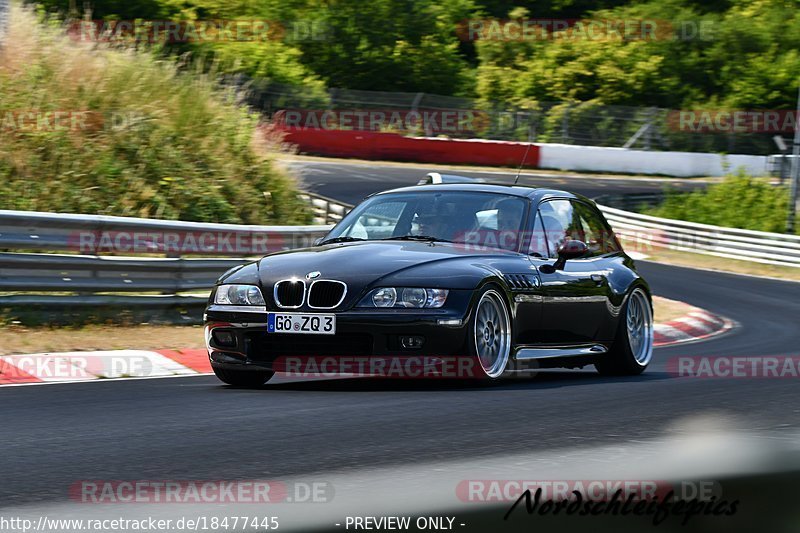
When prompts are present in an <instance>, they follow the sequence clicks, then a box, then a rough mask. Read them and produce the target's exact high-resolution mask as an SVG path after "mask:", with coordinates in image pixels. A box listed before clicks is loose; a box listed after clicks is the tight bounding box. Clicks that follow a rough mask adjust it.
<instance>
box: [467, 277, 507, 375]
mask: <svg viewBox="0 0 800 533" xmlns="http://www.w3.org/2000/svg"><path fill="white" fill-rule="evenodd" d="M474 311H475V312H474V313H473V314H472V319H471V320H470V323H469V340H468V342H469V349H470V352H471V354H472V356H473V359H474V360H475V361H476V362H477V372H476V373H475V374H476V376H475V377H478V378H479V379H482V380H497V379H500V378H501V377H503V375H504V374H505V373H506V368H507V366H508V361H509V359H510V357H511V338H512V337H511V314H510V313H509V311H508V305H507V304H506V302H505V299H503V296H502V295H501V293H500V291H499V290H498V289H496V288H494V287H491V286H490V287H487V288H485V289H484V290H483V291H482V292H481V293H480V296H479V297H478V302H477V303H476V304H475V309H474Z"/></svg>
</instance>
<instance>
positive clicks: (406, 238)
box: [381, 235, 453, 242]
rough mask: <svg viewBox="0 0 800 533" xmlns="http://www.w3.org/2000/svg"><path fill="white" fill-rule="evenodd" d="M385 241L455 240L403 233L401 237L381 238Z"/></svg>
mask: <svg viewBox="0 0 800 533" xmlns="http://www.w3.org/2000/svg"><path fill="white" fill-rule="evenodd" d="M381 240H383V241H426V242H453V241H448V240H447V239H440V238H439V237H434V236H432V235H401V236H399V237H389V238H386V239H381Z"/></svg>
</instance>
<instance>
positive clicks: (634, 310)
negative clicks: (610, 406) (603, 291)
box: [594, 288, 653, 376]
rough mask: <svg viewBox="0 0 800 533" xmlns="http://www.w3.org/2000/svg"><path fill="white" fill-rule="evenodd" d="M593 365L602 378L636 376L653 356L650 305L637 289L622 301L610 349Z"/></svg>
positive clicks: (651, 312) (642, 291)
mask: <svg viewBox="0 0 800 533" xmlns="http://www.w3.org/2000/svg"><path fill="white" fill-rule="evenodd" d="M602 357H603V358H602V360H600V361H598V362H597V363H595V365H594V366H595V368H597V370H598V371H599V372H600V373H601V374H603V375H615V376H637V375H639V374H641V373H642V372H644V370H645V368H647V365H648V364H650V359H652V357H653V306H652V304H651V303H650V298H648V297H647V294H646V293H645V292H644V290H642V289H640V288H636V289H634V290H633V292H631V294H630V296H628V301H627V302H625V306H624V308H623V313H622V316H621V317H620V320H619V327H618V328H617V336H616V338H615V339H614V344H613V345H612V346H611V350H610V351H609V352H608V353H607V354H605V355H604V356H602Z"/></svg>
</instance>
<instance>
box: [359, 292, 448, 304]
mask: <svg viewBox="0 0 800 533" xmlns="http://www.w3.org/2000/svg"><path fill="white" fill-rule="evenodd" d="M447 293H448V291H447V289H422V288H418V287H382V288H380V289H375V290H373V291H371V292H370V293H369V294H367V296H366V297H364V299H363V300H361V302H359V304H358V307H405V308H415V309H420V308H426V309H438V308H440V307H442V306H443V305H444V302H445V301H446V300H447Z"/></svg>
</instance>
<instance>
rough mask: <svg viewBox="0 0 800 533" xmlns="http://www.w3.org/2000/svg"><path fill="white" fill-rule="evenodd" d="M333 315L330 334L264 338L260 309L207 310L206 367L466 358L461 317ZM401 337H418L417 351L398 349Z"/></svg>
mask: <svg viewBox="0 0 800 533" xmlns="http://www.w3.org/2000/svg"><path fill="white" fill-rule="evenodd" d="M300 312H307V311H300ZM335 314H336V334H335V335H315V334H285V333H267V311H266V310H264V311H263V312H259V313H253V312H247V313H245V312H237V311H234V312H231V311H228V310H226V309H225V308H224V307H222V306H211V307H209V308H208V309H207V310H206V328H205V329H206V345H207V347H208V352H209V358H210V360H211V364H212V366H214V367H217V368H226V369H245V368H251V369H253V370H277V371H281V370H283V365H285V362H286V359H287V358H319V357H325V358H342V359H344V358H367V359H368V358H383V357H417V358H419V357H422V358H428V357H431V358H435V357H441V356H449V357H461V356H464V357H467V354H468V350H467V338H468V335H467V323H468V318H469V317H468V316H466V312H462V311H456V310H452V309H391V310H383V309H351V310H348V311H343V312H339V313H335ZM443 321H445V322H444V323H443ZM456 322H457V323H456ZM219 333H230V334H231V336H232V343H228V344H227V345H222V344H220V342H219V341H218V338H217V337H218V334H219ZM403 337H421V338H422V340H423V343H422V346H420V347H418V348H407V347H404V346H403V343H402V342H401V339H402V338H403Z"/></svg>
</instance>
